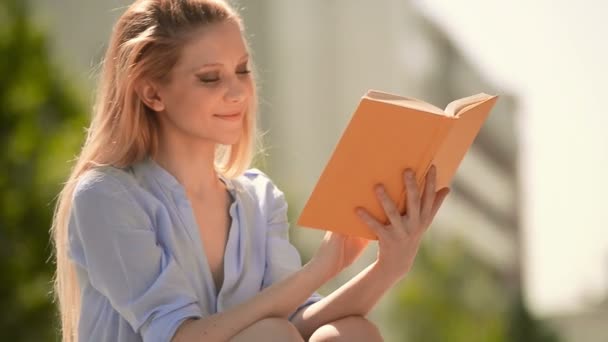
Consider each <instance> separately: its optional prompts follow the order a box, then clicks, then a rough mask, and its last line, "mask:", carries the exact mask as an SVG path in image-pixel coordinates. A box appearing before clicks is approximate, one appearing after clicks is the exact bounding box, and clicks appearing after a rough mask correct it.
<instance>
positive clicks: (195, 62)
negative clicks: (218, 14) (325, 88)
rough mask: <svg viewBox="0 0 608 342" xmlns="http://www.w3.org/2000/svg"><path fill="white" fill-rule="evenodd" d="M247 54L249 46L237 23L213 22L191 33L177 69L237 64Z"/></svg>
mask: <svg viewBox="0 0 608 342" xmlns="http://www.w3.org/2000/svg"><path fill="white" fill-rule="evenodd" d="M245 54H247V46H246V44H245V41H244V39H243V35H242V33H241V29H240V27H239V25H238V24H237V23H235V22H233V21H226V22H222V23H216V24H211V25H208V26H206V27H203V28H200V29H198V30H196V31H194V32H193V33H192V34H191V36H190V37H189V39H188V40H187V42H186V43H185V45H184V46H183V47H182V51H181V54H180V59H179V61H178V63H177V65H176V66H175V69H181V70H185V71H192V70H196V69H198V68H200V67H201V66H203V65H204V64H210V63H219V64H226V65H232V64H237V63H238V62H239V61H240V59H241V58H242V57H243V55H245Z"/></svg>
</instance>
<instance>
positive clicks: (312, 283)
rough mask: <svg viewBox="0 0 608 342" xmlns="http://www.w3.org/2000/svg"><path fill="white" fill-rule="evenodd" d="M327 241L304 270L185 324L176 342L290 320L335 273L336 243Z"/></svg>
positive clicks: (216, 337) (227, 334) (229, 334)
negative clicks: (264, 322)
mask: <svg viewBox="0 0 608 342" xmlns="http://www.w3.org/2000/svg"><path fill="white" fill-rule="evenodd" d="M334 240H335V239H325V240H324V241H323V242H322V244H321V246H320V247H319V249H318V250H317V253H316V254H315V256H314V257H313V258H312V259H311V260H310V261H309V262H308V263H307V264H306V265H304V266H303V267H302V268H301V269H300V270H298V271H296V272H294V273H293V274H291V275H290V276H288V277H286V278H285V279H283V280H280V281H278V282H276V283H274V284H272V285H270V286H269V287H267V288H265V289H264V290H262V291H261V292H260V293H258V294H257V295H256V296H254V297H253V298H251V299H249V300H248V301H246V302H244V303H241V304H239V305H237V306H235V307H233V308H230V309H228V310H226V311H224V312H220V313H217V314H214V315H211V316H207V317H203V318H200V319H188V320H186V321H184V322H183V323H182V324H181V325H180V327H179V328H178V330H177V332H176V333H175V335H174V337H173V339H172V341H173V342H181V341H200V340H201V338H203V337H204V338H205V340H207V339H208V340H210V341H226V340H229V339H230V338H232V337H233V336H235V335H236V334H238V333H239V332H240V331H242V330H243V329H245V328H247V327H248V326H250V325H251V324H253V323H255V322H257V321H259V320H261V319H264V318H269V317H281V318H285V319H287V317H288V316H289V315H290V314H291V313H293V312H294V311H295V310H296V308H297V307H298V306H299V305H301V304H302V303H303V302H305V301H306V299H307V298H309V297H310V295H311V294H312V293H313V292H314V291H316V290H317V289H318V288H319V287H320V286H321V285H323V284H324V283H325V282H327V281H328V280H329V279H330V278H331V277H332V276H333V275H334V274H335V273H334V271H333V269H334V268H335V266H334V262H332V261H333V260H336V258H337V256H336V255H337V254H336V253H335V246H334V245H333V244H334V242H333V241H334Z"/></svg>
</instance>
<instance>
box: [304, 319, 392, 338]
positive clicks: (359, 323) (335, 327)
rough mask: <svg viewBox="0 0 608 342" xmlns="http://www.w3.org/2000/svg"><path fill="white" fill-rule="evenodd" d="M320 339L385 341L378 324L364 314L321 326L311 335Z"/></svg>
mask: <svg viewBox="0 0 608 342" xmlns="http://www.w3.org/2000/svg"><path fill="white" fill-rule="evenodd" d="M309 341H311V342H320V341H366V342H367V341H370V342H376V341H384V339H383V338H382V335H381V334H380V330H379V329H378V327H376V325H375V324H374V323H372V322H370V321H369V320H367V319H366V318H365V317H362V316H348V317H345V318H342V319H339V320H337V321H334V322H331V323H327V324H325V325H323V326H321V327H319V328H318V329H317V330H316V331H315V332H314V333H313V334H312V336H311V337H310V340H309Z"/></svg>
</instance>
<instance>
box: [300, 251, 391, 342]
mask: <svg viewBox="0 0 608 342" xmlns="http://www.w3.org/2000/svg"><path fill="white" fill-rule="evenodd" d="M398 280H399V277H395V276H393V275H391V274H390V273H388V272H385V271H384V270H382V268H381V265H378V262H374V263H373V264H371V265H369V266H368V267H366V268H365V269H364V270H363V271H361V272H360V273H359V274H357V275H356V276H355V277H353V278H352V279H350V280H349V281H348V282H347V283H346V284H344V285H342V286H341V287H339V288H338V289H337V290H335V291H334V292H332V293H331V294H330V295H328V296H327V297H324V298H323V299H321V300H320V301H318V302H316V303H314V304H312V305H309V306H307V307H306V308H304V309H302V310H300V311H298V312H297V313H296V315H295V316H294V318H293V319H292V322H293V324H294V325H295V326H296V327H297V328H298V330H299V331H300V333H301V334H302V336H304V338H308V337H310V335H312V333H313V332H314V331H315V330H316V329H317V328H318V327H319V326H321V325H323V324H325V323H327V322H332V321H335V320H338V319H340V318H342V317H346V316H352V315H360V316H365V315H367V313H368V312H369V311H371V309H372V308H373V307H374V305H375V304H376V303H377V302H378V300H380V298H381V297H382V296H383V295H384V294H385V293H386V291H387V290H388V289H390V288H391V287H392V286H393V285H394V284H395V283H396V282H397V281H398Z"/></svg>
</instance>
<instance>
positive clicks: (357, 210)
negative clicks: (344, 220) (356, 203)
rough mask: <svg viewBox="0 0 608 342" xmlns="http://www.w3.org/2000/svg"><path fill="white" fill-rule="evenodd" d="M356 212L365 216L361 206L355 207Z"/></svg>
mask: <svg viewBox="0 0 608 342" xmlns="http://www.w3.org/2000/svg"><path fill="white" fill-rule="evenodd" d="M355 212H356V213H357V215H359V216H363V209H361V208H355Z"/></svg>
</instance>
